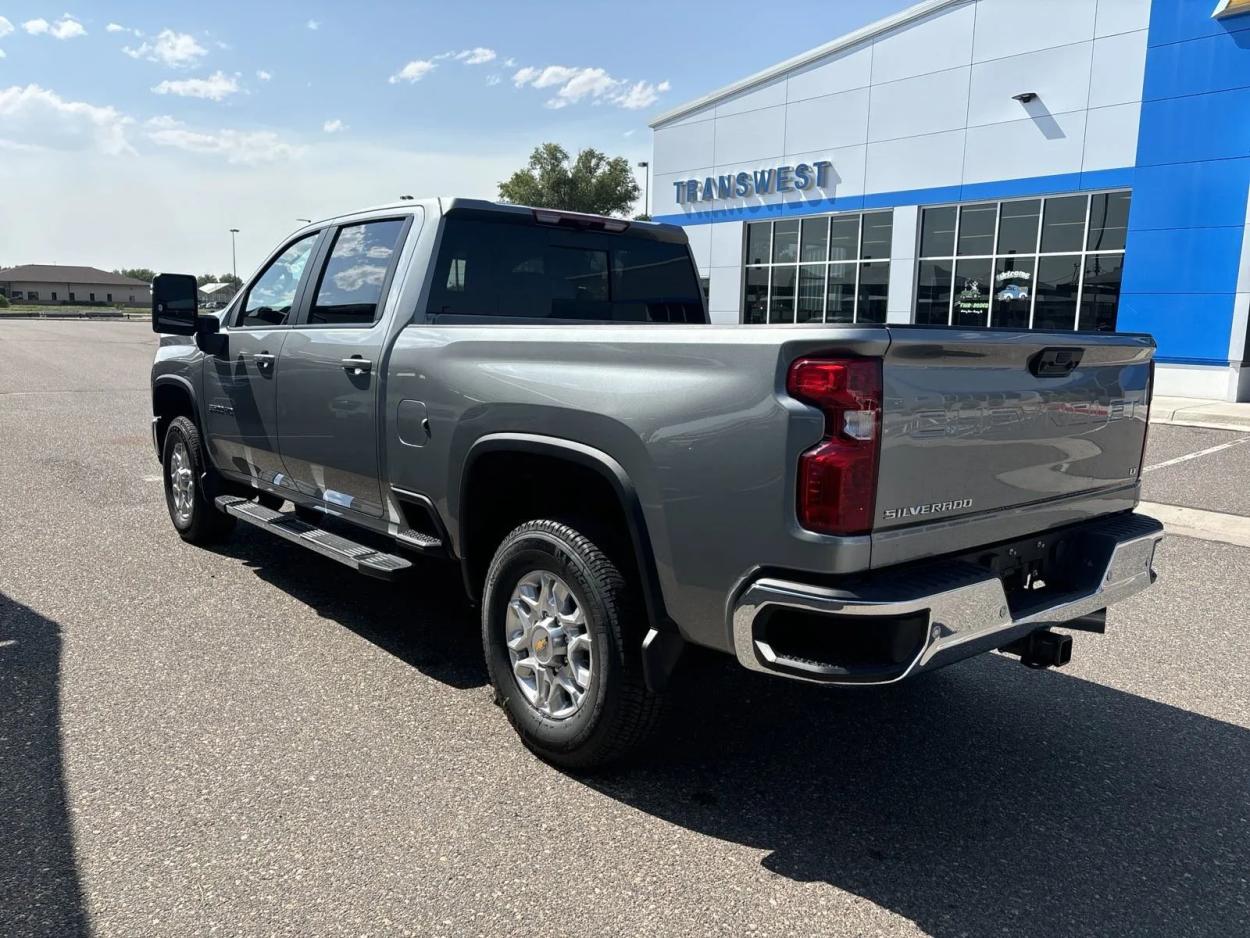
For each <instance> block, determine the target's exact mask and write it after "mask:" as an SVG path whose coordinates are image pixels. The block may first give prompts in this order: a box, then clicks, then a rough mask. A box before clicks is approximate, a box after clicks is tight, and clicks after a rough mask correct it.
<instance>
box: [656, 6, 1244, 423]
mask: <svg viewBox="0 0 1250 938" xmlns="http://www.w3.org/2000/svg"><path fill="white" fill-rule="evenodd" d="M651 126H652V127H653V129H654V140H653V146H654V154H653V158H652V168H653V172H654V174H655V175H654V195H653V206H652V213H653V215H654V216H655V218H656V220H657V221H667V222H673V223H676V224H680V225H683V226H685V227H686V230H687V232H688V233H689V236H690V243H691V247H692V249H693V251H694V254H695V258H696V260H697V262H698V264H699V267H700V270H701V272H702V275H703V277H704V278H705V281H706V284H707V289H708V306H709V310H710V313H711V317H712V320H713V321H714V322H742V323H793V324H795V325H796V326H797V325H801V324H807V323H819V322H830V323H852V322H871V323H881V322H888V323H921V324H951V325H955V326H958V327H960V328H967V329H979V328H995V327H1004V328H1036V329H1065V330H1066V329H1077V330H1110V329H1115V330H1119V331H1124V332H1149V333H1151V334H1153V335H1154V337H1155V339H1156V341H1157V343H1158V346H1159V350H1158V362H1159V367H1158V371H1157V378H1156V381H1157V385H1156V387H1157V391H1158V392H1159V393H1162V394H1176V395H1182V396H1189V397H1206V398H1216V399H1221V400H1230V401H1231V400H1250V346H1248V343H1247V326H1248V321H1250V242H1248V240H1247V238H1246V237H1245V235H1246V226H1247V207H1248V197H1250V0H1153V2H1151V0H1046V2H1040V0H1039V2H1032V0H924V2H922V3H918V4H916V5H915V6H913V7H910V8H909V9H906V10H904V11H902V12H900V13H898V14H896V15H894V16H891V17H889V18H887V19H884V20H881V21H880V22H878V23H875V24H873V25H871V26H868V27H866V28H864V29H861V30H859V31H857V32H854V33H851V34H850V35H847V36H843V37H841V38H839V39H835V40H833V41H832V42H828V43H826V44H825V45H823V46H820V47H819V48H816V49H813V50H812V51H810V52H806V53H804V54H802V55H798V56H796V57H794V58H792V59H790V60H788V61H786V62H782V63H780V64H778V65H776V66H773V67H772V68H768V69H765V70H764V71H762V72H759V73H757V74H755V75H751V76H749V77H747V78H744V79H742V80H741V81H737V82H735V83H733V84H732V85H729V86H727V87H725V88H722V89H720V90H718V91H713V92H712V93H710V94H708V95H706V96H704V97H702V98H699V99H698V100H695V101H691V102H689V103H687V104H684V105H682V106H680V107H678V108H675V109H673V110H671V111H669V112H667V113H665V114H663V115H661V116H660V117H659V118H657V119H656V120H655V121H654V122H653V123H652V125H651Z"/></svg>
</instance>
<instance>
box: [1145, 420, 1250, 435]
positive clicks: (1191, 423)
mask: <svg viewBox="0 0 1250 938" xmlns="http://www.w3.org/2000/svg"><path fill="white" fill-rule="evenodd" d="M1150 424H1151V426H1164V427H1195V428H1197V429H1200V430H1231V431H1233V432H1234V433H1250V418H1248V419H1247V420H1246V421H1245V422H1244V423H1240V422H1235V421H1234V422H1227V421H1219V420H1175V419H1172V418H1168V417H1151V418H1150Z"/></svg>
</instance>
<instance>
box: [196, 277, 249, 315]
mask: <svg viewBox="0 0 1250 938" xmlns="http://www.w3.org/2000/svg"><path fill="white" fill-rule="evenodd" d="M238 292H239V286H238V284H234V283H221V282H220V281H216V280H210V281H209V282H208V283H204V284H201V285H200V289H199V300H200V305H201V306H211V307H212V308H213V309H221V308H222V307H223V306H225V305H226V304H227V303H229V302H230V301H231V300H233V299H234V296H235V294H236V293H238Z"/></svg>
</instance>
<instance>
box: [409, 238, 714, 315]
mask: <svg viewBox="0 0 1250 938" xmlns="http://www.w3.org/2000/svg"><path fill="white" fill-rule="evenodd" d="M428 311H429V312H430V313H431V314H434V315H436V316H441V317H455V318H460V317H490V318H505V319H555V320H565V321H568V320H574V321H587V322H702V321H703V316H704V314H703V299H702V294H701V292H700V289H699V284H698V281H697V280H696V278H695V273H694V267H693V262H692V261H691V259H690V253H689V250H688V248H687V246H686V245H685V244H680V243H672V242H666V241H654V240H651V239H650V238H643V237H637V236H632V237H631V236H630V235H629V233H628V232H623V233H610V232H597V231H577V230H570V229H563V228H559V227H556V226H546V225H539V224H536V223H528V224H527V223H525V222H524V221H522V222H514V221H512V220H511V219H509V220H503V221H495V220H490V221H486V220H482V219H477V218H457V217H455V216H452V217H449V218H448V219H447V220H446V222H445V225H444V229H443V237H442V244H441V247H440V249H439V254H438V260H437V261H436V263H435V268H434V277H433V286H432V289H431V293H430V302H429V308H428Z"/></svg>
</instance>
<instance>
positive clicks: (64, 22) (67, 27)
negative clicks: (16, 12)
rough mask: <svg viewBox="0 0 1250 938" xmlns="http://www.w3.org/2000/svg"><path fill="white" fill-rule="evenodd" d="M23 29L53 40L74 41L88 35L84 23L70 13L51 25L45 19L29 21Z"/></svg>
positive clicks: (24, 24)
mask: <svg viewBox="0 0 1250 938" xmlns="http://www.w3.org/2000/svg"><path fill="white" fill-rule="evenodd" d="M5 22H6V23H7V22H8V20H5ZM22 29H24V30H26V32H28V33H30V34H31V35H32V36H51V37H52V38H53V39H74V38H76V37H78V36H85V35H87V30H86V29H85V28H84V27H83V25H82V23H80V22H78V20H76V19H74V17H72V16H70V15H69V14H68V13H65V14H62V16H61V18H60V19H59V20H57V21H56V22H55V23H49V22H48V21H47V20H45V19H44V18H43V17H39V18H38V19H33V20H27V21H26V22H25V23H23V24H22Z"/></svg>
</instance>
